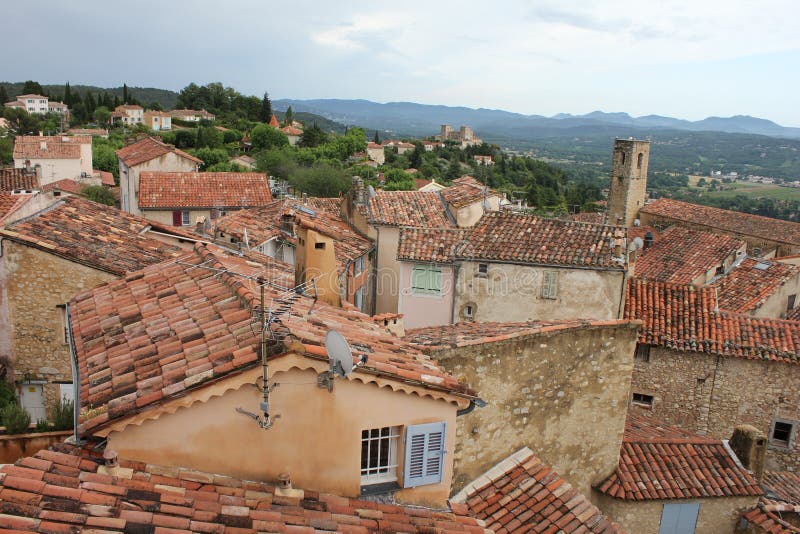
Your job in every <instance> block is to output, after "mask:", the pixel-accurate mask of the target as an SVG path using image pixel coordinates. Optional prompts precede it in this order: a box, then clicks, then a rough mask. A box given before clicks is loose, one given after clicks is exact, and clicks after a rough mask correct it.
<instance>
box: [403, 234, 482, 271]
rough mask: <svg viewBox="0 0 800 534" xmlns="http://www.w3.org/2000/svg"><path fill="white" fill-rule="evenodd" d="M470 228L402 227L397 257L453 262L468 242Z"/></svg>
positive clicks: (409, 259) (410, 259) (407, 259)
mask: <svg viewBox="0 0 800 534" xmlns="http://www.w3.org/2000/svg"><path fill="white" fill-rule="evenodd" d="M467 236H469V230H467V229H464V228H417V227H403V228H401V229H400V242H399V245H398V250H397V259H398V260H406V261H424V262H434V263H450V262H452V261H453V260H454V259H455V257H456V255H457V254H458V251H459V249H460V248H461V247H463V246H464V245H465V243H466V241H465V240H466V238H467Z"/></svg>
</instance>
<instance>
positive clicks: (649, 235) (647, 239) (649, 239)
mask: <svg viewBox="0 0 800 534" xmlns="http://www.w3.org/2000/svg"><path fill="white" fill-rule="evenodd" d="M654 241H655V236H654V235H653V232H651V231H650V230H648V231H647V232H645V234H644V248H645V249H647V248H649V247H650V245H652V244H653V242H654Z"/></svg>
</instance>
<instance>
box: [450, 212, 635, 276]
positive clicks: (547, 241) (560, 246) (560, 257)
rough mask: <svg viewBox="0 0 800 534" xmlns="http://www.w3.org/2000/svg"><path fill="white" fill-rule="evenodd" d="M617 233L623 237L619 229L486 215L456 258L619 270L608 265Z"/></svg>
mask: <svg viewBox="0 0 800 534" xmlns="http://www.w3.org/2000/svg"><path fill="white" fill-rule="evenodd" d="M617 232H621V233H622V235H623V236H624V235H625V233H624V232H625V229H624V228H621V227H614V226H606V225H602V224H588V223H576V222H570V221H561V220H558V219H545V218H542V217H538V216H536V215H529V214H521V213H513V212H509V211H499V212H489V213H486V214H485V215H484V216H483V217H482V218H481V220H480V221H479V222H478V223H477V224H476V225H475V226H474V227H473V229H472V231H471V233H470V235H469V238H468V241H469V246H468V247H465V248H464V249H463V251H462V252H461V253H460V254H461V255H463V256H464V257H467V258H470V259H472V260H475V261H477V260H481V259H482V260H488V261H497V262H506V263H520V264H537V265H566V266H575V267H585V268H593V269H597V268H601V269H613V270H623V269H624V266H623V265H621V264H620V263H618V262H615V261H612V254H613V247H612V246H611V242H612V240H613V238H614V234H615V233H617Z"/></svg>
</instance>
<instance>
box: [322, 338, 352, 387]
mask: <svg viewBox="0 0 800 534" xmlns="http://www.w3.org/2000/svg"><path fill="white" fill-rule="evenodd" d="M325 351H326V352H327V353H328V359H329V360H330V364H331V371H332V372H333V373H334V374H337V375H339V376H345V377H346V376H350V373H352V372H353V351H352V350H350V345H348V344H347V340H346V339H345V338H344V336H343V335H342V334H340V333H339V332H337V331H336V330H329V331H328V333H327V334H325Z"/></svg>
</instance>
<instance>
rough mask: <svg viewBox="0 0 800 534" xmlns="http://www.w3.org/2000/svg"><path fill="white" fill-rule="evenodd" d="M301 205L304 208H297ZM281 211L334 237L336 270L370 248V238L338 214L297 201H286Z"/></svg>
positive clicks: (304, 224)
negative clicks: (310, 207)
mask: <svg viewBox="0 0 800 534" xmlns="http://www.w3.org/2000/svg"><path fill="white" fill-rule="evenodd" d="M300 207H303V208H305V209H299V208H300ZM283 213H291V214H293V215H294V217H295V218H296V220H297V222H298V223H299V224H300V226H302V227H304V228H308V229H310V230H314V231H316V232H319V233H321V234H323V235H326V236H328V237H331V238H333V239H334V245H333V247H334V252H335V254H336V261H337V264H338V271H339V272H342V271H343V270H344V267H345V265H346V264H347V262H350V261H353V260H356V259H357V258H360V257H362V256H363V255H364V254H366V253H367V252H369V251H370V250H372V247H373V244H372V241H371V240H370V239H368V238H367V237H364V236H362V235H361V234H359V233H358V232H356V231H355V230H354V229H353V227H351V226H350V225H349V224H348V223H347V222H346V221H345V220H344V219H343V218H342V216H341V215H340V214H339V212H331V211H328V210H326V209H324V208H323V209H318V210H317V209H309V206H304V205H303V204H302V203H298V202H287V203H285V204H284V205H283Z"/></svg>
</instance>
